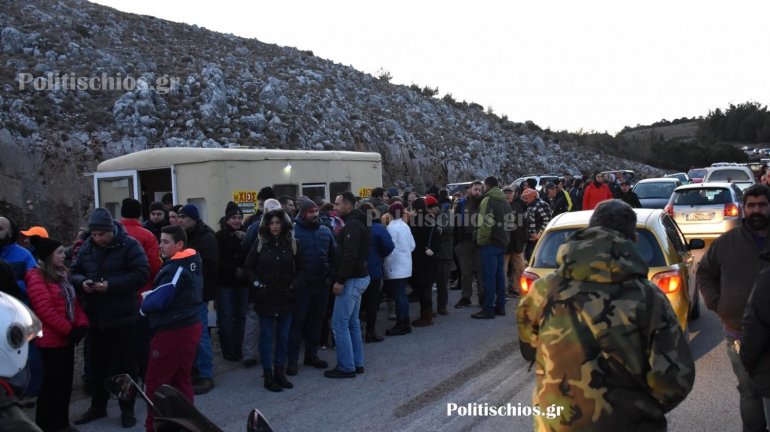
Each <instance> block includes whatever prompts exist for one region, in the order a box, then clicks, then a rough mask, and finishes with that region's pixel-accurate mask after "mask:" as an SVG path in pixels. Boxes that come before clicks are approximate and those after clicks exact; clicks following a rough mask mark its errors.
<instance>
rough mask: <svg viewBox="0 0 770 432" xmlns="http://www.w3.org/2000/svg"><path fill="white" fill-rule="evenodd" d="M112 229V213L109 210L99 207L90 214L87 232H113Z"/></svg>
mask: <svg viewBox="0 0 770 432" xmlns="http://www.w3.org/2000/svg"><path fill="white" fill-rule="evenodd" d="M114 229H115V227H114V226H113V225H112V213H110V211H109V210H107V209H106V208H102V207H99V208H96V209H94V211H92V212H91V217H90V218H88V230H89V231H113V230H114Z"/></svg>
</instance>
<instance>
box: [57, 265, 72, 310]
mask: <svg viewBox="0 0 770 432" xmlns="http://www.w3.org/2000/svg"><path fill="white" fill-rule="evenodd" d="M59 274H60V275H61V277H62V281H61V282H59V286H60V287H61V292H62V296H64V305H65V307H66V311H67V319H68V320H69V321H70V322H75V288H73V286H72V284H71V283H70V281H69V278H68V277H67V272H61V273H59Z"/></svg>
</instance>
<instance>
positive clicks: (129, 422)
mask: <svg viewBox="0 0 770 432" xmlns="http://www.w3.org/2000/svg"><path fill="white" fill-rule="evenodd" d="M132 411H133V410H132ZM120 425H121V426H123V428H124V429H128V428H132V427H134V426H135V425H136V417H135V416H134V413H133V412H131V411H123V412H121V413H120Z"/></svg>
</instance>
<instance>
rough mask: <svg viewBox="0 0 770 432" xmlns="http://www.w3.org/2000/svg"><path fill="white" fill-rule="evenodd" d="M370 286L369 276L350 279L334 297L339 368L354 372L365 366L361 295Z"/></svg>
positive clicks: (334, 319) (333, 318) (334, 320)
mask: <svg viewBox="0 0 770 432" xmlns="http://www.w3.org/2000/svg"><path fill="white" fill-rule="evenodd" d="M368 286H369V276H365V277H362V278H355V279H348V280H347V281H345V288H343V290H342V294H340V295H338V296H337V297H336V298H335V299H334V313H332V332H333V333H334V341H335V343H336V344H337V369H338V370H341V371H343V372H353V371H355V370H356V367H363V366H364V341H363V339H361V322H360V321H359V320H358V312H359V310H360V309H361V295H363V293H364V291H366V288H367V287H368Z"/></svg>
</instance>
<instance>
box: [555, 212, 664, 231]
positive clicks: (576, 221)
mask: <svg viewBox="0 0 770 432" xmlns="http://www.w3.org/2000/svg"><path fill="white" fill-rule="evenodd" d="M634 212H635V213H636V226H637V227H639V226H647V225H649V222H650V221H652V220H654V219H656V218H659V217H660V215H661V213H663V210H662V209H646V208H635V209H634ZM592 214H594V211H593V210H583V211H576V212H567V213H562V214H560V215H558V216H556V217H554V218H553V219H551V223H549V224H548V229H549V230H552V229H564V228H575V227H585V226H588V221H589V219H591V215H592Z"/></svg>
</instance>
